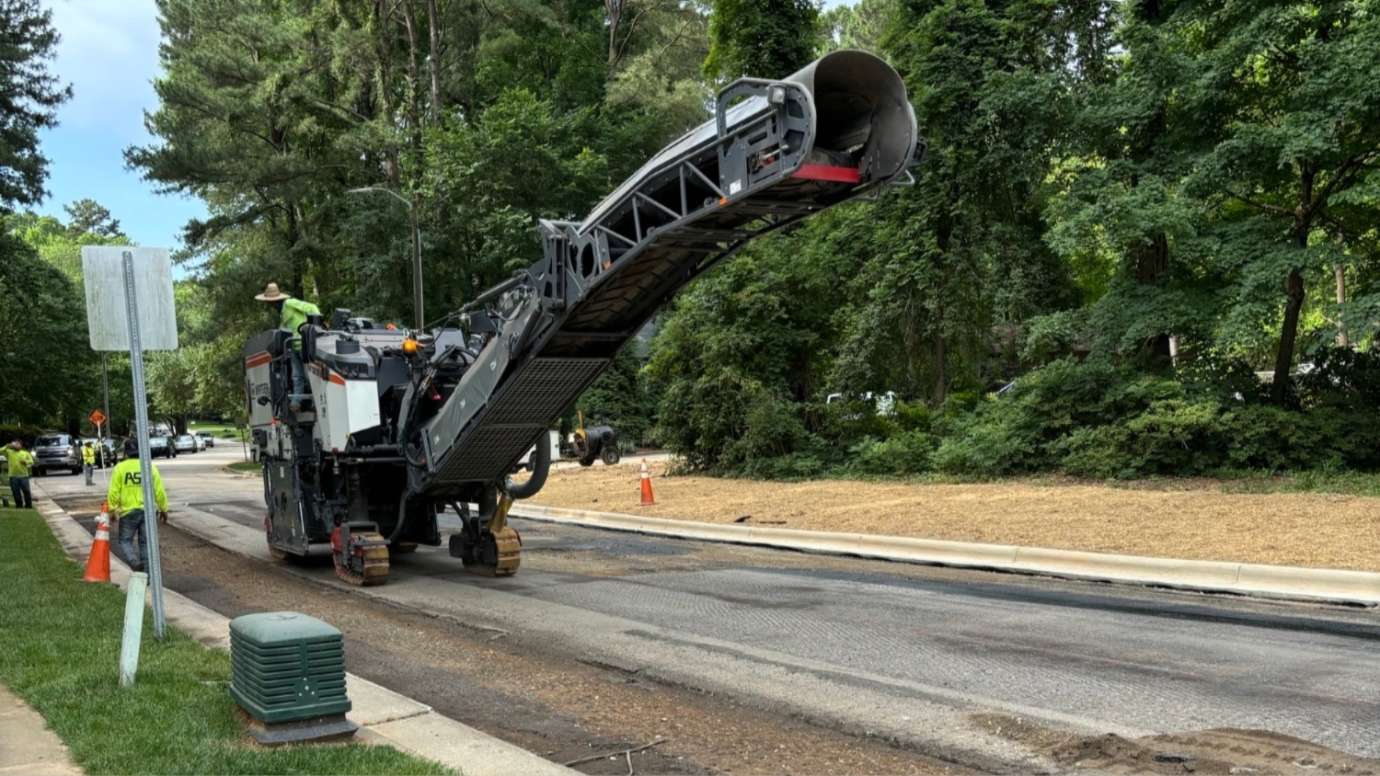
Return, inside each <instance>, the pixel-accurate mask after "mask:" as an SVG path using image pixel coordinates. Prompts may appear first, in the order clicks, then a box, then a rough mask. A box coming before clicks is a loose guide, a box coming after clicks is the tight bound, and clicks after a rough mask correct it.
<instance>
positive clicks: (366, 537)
mask: <svg viewBox="0 0 1380 776" xmlns="http://www.w3.org/2000/svg"><path fill="white" fill-rule="evenodd" d="M350 544H351V547H350V555H351V557H353V556H354V554H355V550H356V549H357V548H358V549H359V550H360V551H361V554H362V555H363V560H364V565H363V568H362V569H361V571H359V572H356V571H355V570H354V569H351V568H347V567H345V566H342V565H341V564H340V559H339V558H338V557H335V556H334V555H333V556H332V560H333V561H334V564H335V575H336V576H338V577H340V578H341V579H342V580H344V581H346V582H348V583H350V584H352V585H359V586H361V587H374V586H376V585H382V584H383V583H385V582H387V581H388V540H387V539H384V538H383V536H382V535H381V534H379V533H376V532H374V531H361V532H359V533H354V534H351V535H350Z"/></svg>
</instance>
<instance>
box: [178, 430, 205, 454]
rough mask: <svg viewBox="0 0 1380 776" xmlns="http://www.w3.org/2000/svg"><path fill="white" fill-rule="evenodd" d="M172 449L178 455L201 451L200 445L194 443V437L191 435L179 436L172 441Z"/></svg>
mask: <svg viewBox="0 0 1380 776" xmlns="http://www.w3.org/2000/svg"><path fill="white" fill-rule="evenodd" d="M173 449H175V450H176V451H177V452H179V453H195V452H196V451H197V450H199V449H201V445H200V444H199V443H198V442H197V441H196V437H194V436H192V435H191V434H179V435H178V436H177V438H176V439H174V440H173Z"/></svg>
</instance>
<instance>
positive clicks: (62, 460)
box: [33, 434, 81, 477]
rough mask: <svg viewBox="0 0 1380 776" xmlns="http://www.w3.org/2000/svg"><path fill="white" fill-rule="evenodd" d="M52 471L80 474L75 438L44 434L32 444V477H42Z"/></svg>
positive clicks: (67, 435) (79, 460)
mask: <svg viewBox="0 0 1380 776" xmlns="http://www.w3.org/2000/svg"><path fill="white" fill-rule="evenodd" d="M53 469H66V470H67V471H69V472H71V473H73V474H81V452H80V451H79V450H77V440H76V438H74V437H72V436H71V435H69V434H44V435H43V436H41V437H39V438H38V439H37V441H35V442H34V467H33V473H34V476H35V477H42V476H43V475H45V474H47V473H48V472H50V471H52V470H53Z"/></svg>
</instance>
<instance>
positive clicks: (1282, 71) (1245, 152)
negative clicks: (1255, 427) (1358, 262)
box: [1182, 0, 1380, 404]
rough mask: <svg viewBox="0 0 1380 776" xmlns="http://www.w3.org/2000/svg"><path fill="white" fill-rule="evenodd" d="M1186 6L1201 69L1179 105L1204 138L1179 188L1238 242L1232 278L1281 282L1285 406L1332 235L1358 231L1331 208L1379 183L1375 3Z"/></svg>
mask: <svg viewBox="0 0 1380 776" xmlns="http://www.w3.org/2000/svg"><path fill="white" fill-rule="evenodd" d="M1183 13H1184V16H1185V18H1184V19H1183V20H1182V24H1184V25H1185V26H1187V25H1192V26H1193V28H1194V29H1195V30H1201V31H1202V35H1201V39H1200V40H1201V42H1200V45H1201V53H1200V54H1199V55H1198V57H1197V59H1196V64H1197V65H1198V68H1199V72H1200V73H1201V76H1200V77H1198V78H1195V79H1193V80H1192V81H1188V82H1187V83H1186V88H1185V99H1186V100H1187V102H1188V109H1189V110H1190V111H1191V120H1192V122H1193V127H1195V128H1196V129H1197V130H1198V132H1199V137H1200V138H1201V139H1202V141H1203V144H1204V146H1205V149H1204V151H1203V152H1202V153H1200V154H1199V155H1198V156H1197V158H1195V159H1194V172H1193V174H1192V175H1191V176H1190V177H1189V179H1188V183H1187V185H1188V186H1189V188H1190V190H1191V191H1192V192H1193V193H1194V194H1196V195H1199V196H1201V197H1203V198H1204V199H1205V200H1206V201H1207V202H1208V203H1211V204H1214V205H1217V206H1218V207H1219V208H1220V209H1219V210H1218V211H1217V216H1218V217H1217V219H1215V221H1214V222H1213V224H1212V226H1213V229H1214V231H1216V232H1217V233H1218V234H1221V235H1224V236H1226V237H1227V238H1229V239H1230V240H1231V241H1232V242H1233V243H1234V244H1235V245H1236V246H1239V247H1240V250H1235V251H1232V252H1231V254H1230V257H1231V259H1232V260H1234V261H1236V262H1237V266H1236V267H1235V268H1234V269H1235V270H1236V275H1237V276H1238V277H1239V278H1240V281H1239V282H1240V283H1242V284H1245V285H1248V286H1250V287H1251V288H1253V289H1259V288H1261V287H1262V286H1264V285H1265V282H1266V278H1274V279H1275V283H1276V284H1277V285H1276V288H1277V289H1278V291H1276V293H1277V294H1279V295H1280V296H1282V298H1283V299H1282V301H1283V311H1282V314H1281V315H1279V318H1278V321H1277V326H1278V331H1279V337H1278V344H1277V347H1276V354H1275V360H1274V370H1273V371H1274V381H1273V384H1272V389H1271V398H1272V399H1273V400H1274V402H1275V403H1277V404H1278V403H1283V402H1284V401H1285V400H1286V399H1287V398H1288V396H1289V389H1290V384H1291V378H1290V372H1291V370H1292V368H1293V363H1294V355H1295V352H1296V351H1297V348H1298V338H1299V329H1300V322H1301V320H1302V313H1303V307H1304V303H1305V301H1306V291H1307V288H1308V283H1309V279H1310V278H1312V279H1313V280H1315V281H1317V280H1322V279H1323V278H1327V279H1328V280H1330V279H1331V278H1332V276H1333V269H1332V268H1333V265H1334V263H1335V262H1336V261H1337V260H1338V258H1339V257H1338V255H1337V252H1336V250H1335V247H1336V246H1335V242H1334V241H1333V240H1330V239H1327V238H1326V233H1327V232H1328V231H1329V230H1334V231H1335V232H1336V233H1337V234H1340V235H1343V236H1345V235H1347V234H1348V233H1351V234H1354V233H1355V228H1356V224H1355V222H1354V221H1353V222H1352V224H1350V225H1349V224H1348V223H1347V219H1346V218H1344V217H1343V216H1342V215H1339V214H1335V213H1334V212H1333V208H1334V204H1340V203H1341V202H1344V201H1346V199H1347V197H1348V195H1349V194H1350V193H1351V192H1353V191H1356V190H1358V189H1368V188H1372V187H1374V186H1375V185H1377V183H1380V81H1377V79H1376V78H1375V73H1377V72H1380V46H1377V45H1376V41H1377V40H1380V4H1377V3H1376V2H1374V0H1319V1H1315V2H1309V3H1287V4H1281V3H1275V2H1266V1H1265V0H1256V1H1255V2H1240V3H1229V4H1225V5H1220V6H1219V5H1217V4H1208V5H1205V6H1192V5H1190V6H1188V7H1187V9H1186V10H1185V11H1184V12H1183ZM1369 221H1370V223H1371V224H1373V223H1374V220H1373V217H1372V218H1371V219H1369ZM1280 292H1282V293H1280ZM1276 298H1278V297H1276Z"/></svg>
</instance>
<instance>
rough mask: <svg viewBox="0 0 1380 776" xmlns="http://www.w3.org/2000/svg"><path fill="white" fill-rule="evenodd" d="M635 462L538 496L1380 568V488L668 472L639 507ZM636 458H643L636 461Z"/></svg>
mask: <svg viewBox="0 0 1380 776" xmlns="http://www.w3.org/2000/svg"><path fill="white" fill-rule="evenodd" d="M635 463H636V462H635V461H630V462H628V463H625V464H624V465H620V466H612V467H605V466H595V467H592V468H588V469H579V468H565V469H561V470H557V471H552V472H551V477H550V480H549V481H548V482H547V485H546V487H545V488H544V489H543V490H542V491H541V493H540V494H539V495H538V496H536V497H535V498H534V499H533V501H534V503H538V504H543V505H547V506H554V507H566V508H571V509H592V510H598V511H603V512H626V513H632V514H642V515H648V516H651V517H665V518H674V519H683V520H701V521H706V522H715V523H729V522H734V521H740V519H741V518H743V517H744V516H748V517H747V520H746V521H744V522H747V523H748V524H749V525H780V526H784V527H788V528H802V529H807V530H825V531H851V532H858V533H879V534H892V535H897V536H917V537H924V538H929V539H949V540H955V541H971V542H989V543H996V544H1018V545H1027V546H1037V547H1054V548H1060V549H1071V550H1091V551H1099V552H1118V553H1128V554H1133V555H1154V556H1160V557H1171V558H1190V559H1199V560H1230V561H1243V562H1250V563H1269V564H1280V565H1290V566H1313V567H1319V568H1348V569H1366V570H1380V498H1376V497H1372V496H1356V495H1341V494H1336V493H1290V492H1269V493H1246V492H1233V491H1239V490H1240V489H1239V488H1232V487H1224V486H1223V484H1222V483H1220V482H1216V481H1211V480H1188V481H1169V482H1153V483H1133V484H1130V485H1125V484H1116V485H1110V484H1100V483H1085V482H1073V481H1058V480H1010V481H1003V482H993V483H969V484H929V483H907V482H859V481H851V480H817V481H810V482H763V481H757V480H732V479H718V478H714V477H702V476H665V470H666V468H667V463H666V462H664V461H659V462H656V463H653V464H650V466H651V469H652V473H653V485H654V488H655V493H656V505H655V506H652V507H641V506H639V489H638V468H637V466H636V465H635ZM629 464H633V465H629Z"/></svg>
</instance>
